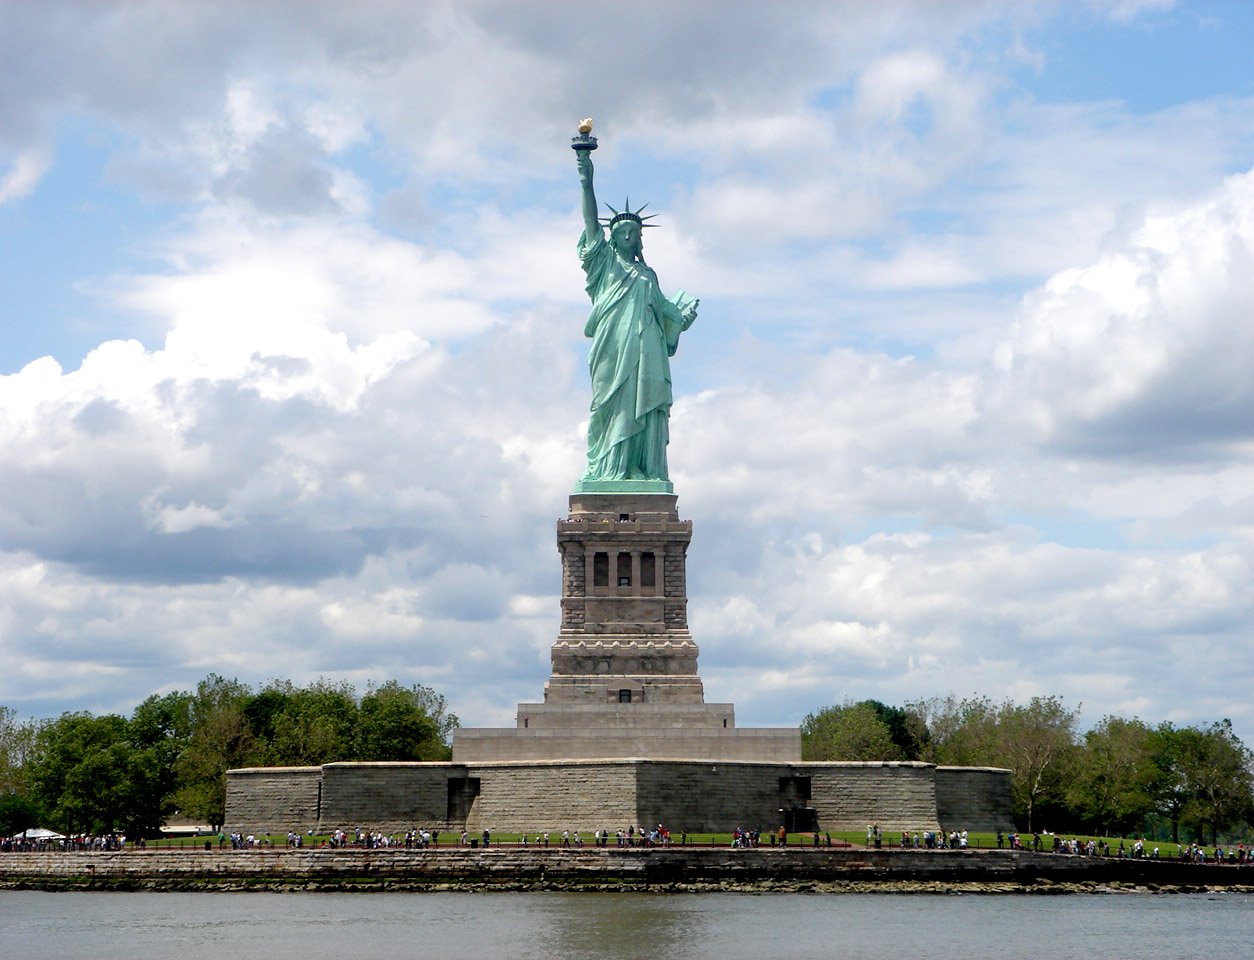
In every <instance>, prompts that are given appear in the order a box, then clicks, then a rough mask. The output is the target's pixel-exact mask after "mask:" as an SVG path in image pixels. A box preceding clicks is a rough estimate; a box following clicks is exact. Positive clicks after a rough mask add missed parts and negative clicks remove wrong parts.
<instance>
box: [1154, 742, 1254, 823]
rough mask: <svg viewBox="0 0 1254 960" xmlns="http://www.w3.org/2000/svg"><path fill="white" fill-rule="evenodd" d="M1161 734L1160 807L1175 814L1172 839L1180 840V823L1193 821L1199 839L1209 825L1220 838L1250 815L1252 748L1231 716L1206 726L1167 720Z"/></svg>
mask: <svg viewBox="0 0 1254 960" xmlns="http://www.w3.org/2000/svg"><path fill="white" fill-rule="evenodd" d="M1157 735H1158V738H1159V744H1160V749H1161V763H1162V765H1163V767H1164V771H1165V787H1164V789H1163V791H1162V794H1161V797H1160V809H1161V810H1162V811H1163V813H1164V814H1165V815H1166V816H1168V817H1169V818H1170V819H1171V823H1172V838H1173V839H1175V840H1176V841H1177V842H1178V841H1179V836H1180V829H1179V828H1180V826H1181V825H1191V826H1193V827H1194V828H1195V836H1196V837H1197V839H1198V841H1199V842H1203V841H1204V840H1205V838H1206V830H1205V828H1206V827H1210V839H1211V842H1212V843H1216V842H1218V837H1219V832H1220V831H1221V830H1226V829H1228V828H1229V827H1231V826H1234V825H1235V824H1237V823H1239V822H1240V821H1241V820H1243V819H1246V818H1248V817H1249V816H1250V815H1251V812H1252V808H1254V779H1252V774H1251V764H1252V759H1251V754H1250V751H1249V750H1248V749H1247V748H1246V746H1245V744H1244V743H1242V742H1241V740H1240V739H1239V738H1238V737H1237V736H1236V734H1235V733H1234V732H1233V730H1232V722H1231V721H1230V720H1226V719H1225V720H1221V721H1219V722H1217V723H1212V724H1211V725H1210V726H1208V727H1204V728H1203V727H1181V728H1177V727H1173V726H1172V725H1171V724H1163V725H1162V726H1160V727H1159V728H1158V731H1157Z"/></svg>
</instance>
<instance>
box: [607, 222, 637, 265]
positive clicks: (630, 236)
mask: <svg viewBox="0 0 1254 960" xmlns="http://www.w3.org/2000/svg"><path fill="white" fill-rule="evenodd" d="M610 242H611V243H612V244H614V249H615V250H617V251H618V252H619V253H620V254H622V255H623V256H625V257H635V256H636V255H638V254H639V253H640V224H638V223H636V221H634V220H619V221H618V223H616V224H614V229H613V230H611V231H610Z"/></svg>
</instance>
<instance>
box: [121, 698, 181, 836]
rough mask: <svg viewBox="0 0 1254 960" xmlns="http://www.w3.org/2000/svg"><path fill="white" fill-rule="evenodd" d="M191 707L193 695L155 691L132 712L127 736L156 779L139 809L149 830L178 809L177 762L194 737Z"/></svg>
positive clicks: (157, 827)
mask: <svg viewBox="0 0 1254 960" xmlns="http://www.w3.org/2000/svg"><path fill="white" fill-rule="evenodd" d="M191 711H192V695H191V694H190V693H186V692H182V691H178V692H174V693H167V694H165V695H164V696H159V695H157V694H155V693H154V694H153V695H152V696H151V697H149V698H148V699H147V700H145V701H143V702H142V703H141V704H139V706H137V707H136V708H135V709H134V711H133V712H132V713H131V719H130V724H129V730H128V737H129V740H130V742H131V744H132V746H133V748H134V749H135V750H136V751H137V753H139V754H142V755H144V757H145V759H144V762H145V763H147V764H148V765H149V767H150V768H151V777H152V781H153V782H152V789H151V790H150V792H148V793H147V794H146V795H145V796H144V797H143V798H141V809H140V810H138V811H137V813H138V815H139V818H140V820H142V821H143V823H144V825H145V832H146V833H148V832H152V831H154V830H157V829H159V828H160V826H161V825H162V824H164V823H165V821H166V819H167V818H168V817H169V816H170V814H172V813H174V811H175V809H176V806H177V804H176V799H175V798H176V793H177V790H178V786H179V777H178V768H177V764H178V761H179V758H180V757H181V756H182V755H183V751H184V750H186V749H187V744H188V742H189V740H190V739H191V732H192V731H191V723H192V720H191Z"/></svg>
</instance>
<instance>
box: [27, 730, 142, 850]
mask: <svg viewBox="0 0 1254 960" xmlns="http://www.w3.org/2000/svg"><path fill="white" fill-rule="evenodd" d="M31 785H32V793H33V796H34V799H35V801H36V802H37V803H39V804H40V806H41V807H42V808H43V809H44V810H45V811H46V812H47V814H48V816H49V817H50V818H51V822H52V823H53V824H54V825H55V826H57V827H59V828H60V829H61V830H63V831H64V832H66V833H83V832H86V833H104V832H108V831H111V830H122V831H125V832H126V833H128V834H131V835H136V834H149V833H152V832H153V831H155V830H157V829H158V828H159V827H160V825H161V817H160V812H159V810H158V811H154V804H153V802H152V798H153V796H154V795H155V794H159V793H160V790H161V777H160V769H159V762H158V759H157V756H156V754H155V753H154V752H153V751H152V750H149V749H145V748H144V747H143V746H141V745H138V744H136V743H135V742H134V741H133V740H132V739H131V736H130V729H129V724H128V722H127V720H126V718H125V717H120V716H117V715H116V714H106V715H104V716H100V717H94V716H92V715H91V714H89V713H66V714H62V715H61V717H59V718H58V719H56V720H49V721H46V722H45V723H44V724H42V725H41V726H40V728H39V731H38V733H37V735H36V756H35V758H34V759H33V761H32V763H31Z"/></svg>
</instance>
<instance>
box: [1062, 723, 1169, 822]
mask: <svg viewBox="0 0 1254 960" xmlns="http://www.w3.org/2000/svg"><path fill="white" fill-rule="evenodd" d="M1156 744H1157V739H1156V737H1155V735H1154V731H1153V730H1152V729H1151V728H1150V727H1149V726H1148V725H1147V724H1145V723H1142V722H1141V721H1140V720H1138V719H1136V718H1133V719H1131V720H1125V719H1123V718H1122V717H1114V716H1108V717H1104V718H1103V719H1102V721H1101V722H1100V723H1099V724H1098V725H1097V726H1096V727H1094V728H1093V729H1092V730H1089V731H1088V732H1087V733H1085V735H1084V740H1083V743H1082V744H1081V746H1080V748H1079V750H1078V751H1077V753H1076V762H1075V767H1074V776H1073V777H1072V779H1071V782H1070V783H1069V784H1068V786H1067V789H1066V800H1067V805H1068V807H1069V808H1070V809H1071V810H1072V811H1073V812H1074V814H1075V816H1076V817H1077V818H1079V820H1080V821H1081V822H1082V823H1084V824H1085V825H1087V826H1088V827H1089V828H1090V829H1091V830H1093V831H1095V832H1097V833H1099V834H1102V835H1104V836H1109V835H1111V834H1115V833H1119V834H1125V833H1129V832H1134V831H1136V830H1137V829H1139V828H1141V827H1143V826H1144V824H1145V821H1146V819H1147V818H1148V817H1149V816H1150V815H1151V814H1152V813H1153V812H1154V810H1155V808H1156V802H1157V797H1158V794H1159V791H1160V789H1161V786H1162V783H1163V771H1162V768H1161V767H1160V765H1159V763H1158V755H1157V751H1156Z"/></svg>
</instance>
